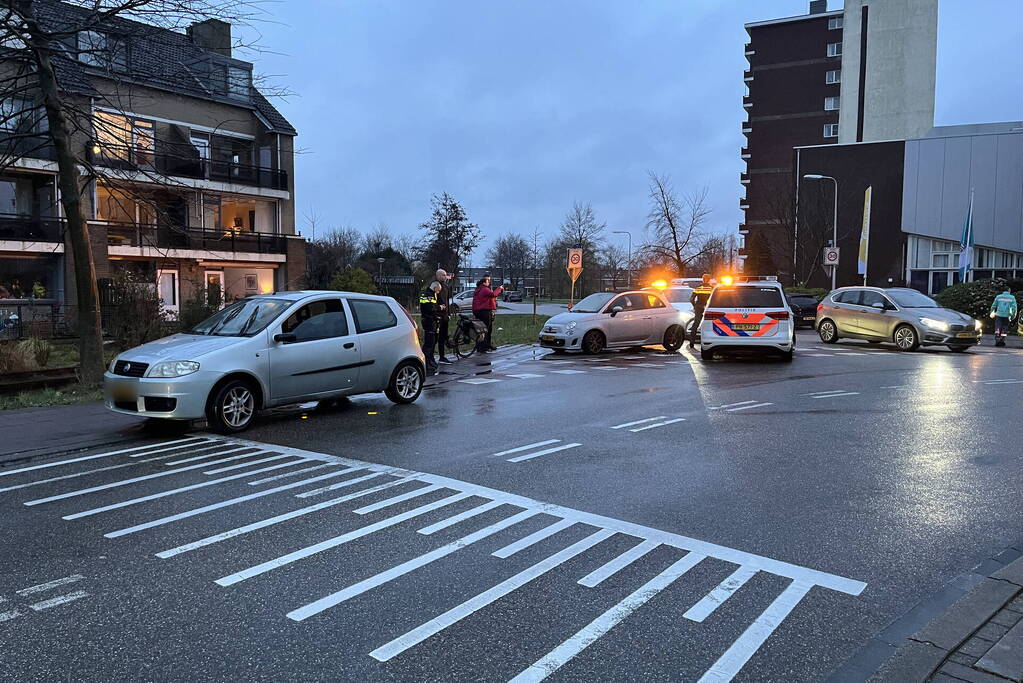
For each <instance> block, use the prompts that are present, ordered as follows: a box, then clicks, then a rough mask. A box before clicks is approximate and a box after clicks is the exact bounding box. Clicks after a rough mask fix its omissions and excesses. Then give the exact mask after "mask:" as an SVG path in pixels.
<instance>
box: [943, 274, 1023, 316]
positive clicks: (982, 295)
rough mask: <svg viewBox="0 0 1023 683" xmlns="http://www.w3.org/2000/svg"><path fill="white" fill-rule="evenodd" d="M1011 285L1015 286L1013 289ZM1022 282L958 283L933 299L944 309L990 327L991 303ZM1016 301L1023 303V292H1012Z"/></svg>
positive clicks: (986, 281) (982, 281) (1022, 283)
mask: <svg viewBox="0 0 1023 683" xmlns="http://www.w3.org/2000/svg"><path fill="white" fill-rule="evenodd" d="M1013 285H1016V287H1014V286H1013ZM1019 285H1023V282H1020V281H1019V280H1009V281H1006V280H977V281H976V282H960V283H959V284H957V285H952V286H951V287H946V288H945V289H943V290H941V292H940V293H938V295H937V296H935V297H934V298H935V299H936V300H937V301H938V303H939V304H941V305H942V306H944V307H946V308H951V309H953V310H956V311H959V312H961V313H965V314H966V315H971V316H973V317H974V318H976V319H977V320H980V321H982V322H984V324H985V327H990V326H991V323H990V319H989V315H988V314H989V313H990V311H991V302H992V301H994V300H995V297H996V296H998V295H999V294H1001V293H1002V292H1004V291H1005V290H1006V289H1010V290H1015V289H1016V288H1017V287H1019ZM1014 295H1015V297H1016V301H1017V302H1020V301H1023V298H1021V297H1023V291H1014Z"/></svg>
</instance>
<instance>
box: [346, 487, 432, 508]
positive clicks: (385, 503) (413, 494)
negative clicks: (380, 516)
mask: <svg viewBox="0 0 1023 683" xmlns="http://www.w3.org/2000/svg"><path fill="white" fill-rule="evenodd" d="M442 488H444V487H443V486H441V485H439V484H430V485H429V486H424V487H423V488H419V489H416V490H415V491H409V492H408V493H402V494H400V495H397V496H394V497H393V498H386V499H384V500H381V501H377V502H376V503H373V504H371V505H367V506H365V507H361V508H358V509H356V510H352V512H354V513H355V514H357V515H368V514H369V513H371V512H376V511H377V510H383V509H384V508H387V507H391V506H392V505H397V504H398V503H403V502H405V501H406V500H411V499H412V498H418V497H419V496H423V495H426V494H427V493H433V492H434V491H437V490H439V489H442Z"/></svg>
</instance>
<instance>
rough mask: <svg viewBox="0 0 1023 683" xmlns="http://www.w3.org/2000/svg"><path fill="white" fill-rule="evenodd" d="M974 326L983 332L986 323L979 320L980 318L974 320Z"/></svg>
mask: <svg viewBox="0 0 1023 683" xmlns="http://www.w3.org/2000/svg"><path fill="white" fill-rule="evenodd" d="M973 327H974V328H975V329H976V330H977V331H978V332H982V331H983V330H984V323H982V322H981V321H979V320H974V321H973Z"/></svg>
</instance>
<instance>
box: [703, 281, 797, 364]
mask: <svg viewBox="0 0 1023 683" xmlns="http://www.w3.org/2000/svg"><path fill="white" fill-rule="evenodd" d="M795 346H796V337H795V329H794V326H793V321H792V310H791V309H790V308H789V305H788V303H787V302H786V301H785V297H784V296H783V295H782V288H781V285H780V284H779V283H778V282H774V281H753V282H744V283H736V284H734V285H727V286H724V285H719V286H717V287H715V288H714V291H713V292H712V293H711V295H710V301H708V302H707V308H706V310H705V311H704V312H703V322H702V323H701V324H700V356H701V357H702V358H703V359H704V360H710V359H711V358H713V356H714V352H715V351H727V350H742V351H757V352H762V353H770V354H780V355H781V357H782V359H783V360H786V361H790V360H792V351H793V349H794V348H795Z"/></svg>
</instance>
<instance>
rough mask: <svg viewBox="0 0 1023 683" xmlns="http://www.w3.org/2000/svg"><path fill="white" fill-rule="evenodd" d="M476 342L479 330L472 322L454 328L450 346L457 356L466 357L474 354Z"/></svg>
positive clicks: (477, 341) (477, 342)
mask: <svg viewBox="0 0 1023 683" xmlns="http://www.w3.org/2000/svg"><path fill="white" fill-rule="evenodd" d="M477 344H479V332H478V331H477V330H476V327H475V326H474V325H472V324H469V325H459V326H458V329H456V330H455V336H453V337H452V338H451V348H452V349H454V351H455V354H456V355H457V356H458V357H459V358H468V357H469V356H471V355H472V354H474V353H475V352H476V345H477Z"/></svg>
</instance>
